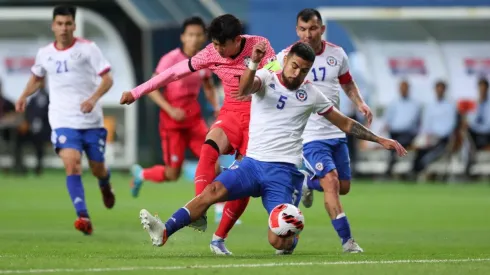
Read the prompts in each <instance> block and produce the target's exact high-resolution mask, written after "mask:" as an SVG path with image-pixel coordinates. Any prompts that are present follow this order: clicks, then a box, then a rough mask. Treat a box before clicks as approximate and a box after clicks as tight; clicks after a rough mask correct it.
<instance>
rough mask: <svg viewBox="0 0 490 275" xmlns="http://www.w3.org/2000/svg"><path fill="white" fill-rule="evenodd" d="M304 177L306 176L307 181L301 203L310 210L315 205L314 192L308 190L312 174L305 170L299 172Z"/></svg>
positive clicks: (305, 181)
mask: <svg viewBox="0 0 490 275" xmlns="http://www.w3.org/2000/svg"><path fill="white" fill-rule="evenodd" d="M299 171H300V172H301V173H303V175H305V179H304V180H303V188H302V194H301V202H302V203H303V206H304V207H305V208H310V207H311V206H312V205H313V190H311V189H309V188H308V184H307V182H308V178H309V177H311V176H310V174H309V173H308V172H307V171H305V170H299Z"/></svg>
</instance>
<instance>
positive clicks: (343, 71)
mask: <svg viewBox="0 0 490 275" xmlns="http://www.w3.org/2000/svg"><path fill="white" fill-rule="evenodd" d="M342 52H343V59H342V63H341V66H340V72H339V77H338V78H339V83H340V86H341V87H342V90H344V92H345V94H346V95H347V96H348V97H349V98H350V100H351V101H352V102H354V104H356V106H357V109H358V111H359V112H361V113H362V114H363V115H364V116H365V117H366V119H367V122H368V126H369V125H371V122H372V121H373V114H372V112H371V109H370V108H369V106H368V105H367V104H366V102H365V101H364V99H363V98H362V95H361V93H360V91H359V87H358V86H357V84H356V82H355V81H354V79H353V78H352V76H351V74H350V72H349V59H348V57H347V54H346V53H345V52H344V51H343V50H342Z"/></svg>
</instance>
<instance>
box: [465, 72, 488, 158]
mask: <svg viewBox="0 0 490 275" xmlns="http://www.w3.org/2000/svg"><path fill="white" fill-rule="evenodd" d="M478 90H479V99H478V105H477V108H476V110H475V111H474V112H471V113H469V114H468V115H467V121H468V132H469V134H470V136H471V139H472V140H473V142H474V145H475V147H476V149H477V150H481V149H483V148H485V147H487V146H489V145H490V102H489V100H488V80H486V79H484V78H482V79H480V80H479V81H478Z"/></svg>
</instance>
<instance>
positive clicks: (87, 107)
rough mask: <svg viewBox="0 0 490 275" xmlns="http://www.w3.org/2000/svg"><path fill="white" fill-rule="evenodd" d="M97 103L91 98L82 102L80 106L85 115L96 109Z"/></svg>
mask: <svg viewBox="0 0 490 275" xmlns="http://www.w3.org/2000/svg"><path fill="white" fill-rule="evenodd" d="M95 103H96V101H95V100H93V99H91V98H89V99H87V100H85V101H84V102H82V104H81V105H80V110H81V111H82V113H84V114H87V113H90V112H92V110H93V109H94V106H95Z"/></svg>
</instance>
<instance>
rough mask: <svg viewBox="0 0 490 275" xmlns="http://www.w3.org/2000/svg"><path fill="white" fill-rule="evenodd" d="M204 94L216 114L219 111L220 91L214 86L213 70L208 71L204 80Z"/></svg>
mask: <svg viewBox="0 0 490 275" xmlns="http://www.w3.org/2000/svg"><path fill="white" fill-rule="evenodd" d="M203 88H204V95H205V96H206V99H207V100H208V102H209V104H211V106H212V107H213V110H214V114H215V116H216V115H217V113H218V112H219V102H218V92H217V90H216V87H215V86H214V83H213V79H212V77H211V72H206V76H205V78H204V81H203Z"/></svg>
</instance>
